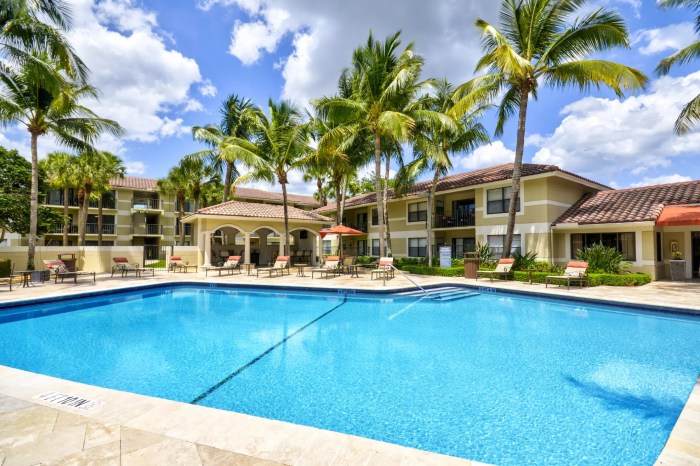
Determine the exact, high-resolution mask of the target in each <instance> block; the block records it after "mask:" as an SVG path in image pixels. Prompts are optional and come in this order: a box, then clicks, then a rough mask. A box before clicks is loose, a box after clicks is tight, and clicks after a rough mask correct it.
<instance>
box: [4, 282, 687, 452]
mask: <svg viewBox="0 0 700 466" xmlns="http://www.w3.org/2000/svg"><path fill="white" fill-rule="evenodd" d="M410 278H411V279H413V280H414V281H416V282H417V283H418V284H420V285H422V286H428V285H450V284H469V285H476V286H482V287H488V288H494V289H497V290H498V289H501V290H514V291H518V292H526V293H527V292H535V293H539V294H546V295H551V296H565V297H576V298H584V299H602V300H608V301H617V302H626V303H631V304H635V303H641V304H646V305H652V306H661V307H664V306H669V305H672V306H674V307H680V308H684V309H687V310H691V311H697V312H700V299H698V298H699V297H700V282H698V281H689V282H685V283H674V282H664V281H661V282H654V283H652V284H650V285H646V286H644V287H640V288H614V287H596V288H584V289H579V288H572V289H571V290H566V288H558V287H551V288H545V287H544V286H543V285H528V284H525V283H520V282H512V281H511V282H501V281H495V282H490V281H488V280H487V281H483V280H479V281H478V282H476V281H474V280H465V279H463V278H440V277H421V276H410ZM171 281H187V282H195V283H197V282H206V283H232V284H243V285H251V286H259V285H263V286H264V285H276V286H289V287H295V288H298V287H317V288H325V289H329V290H333V291H335V290H336V289H338V288H343V287H345V288H353V289H360V290H362V289H366V290H373V289H381V290H392V289H405V288H411V287H413V284H412V283H411V282H410V281H409V280H408V279H407V278H405V277H401V276H400V274H397V277H396V278H394V279H392V280H389V281H387V283H386V284H385V285H384V284H383V283H382V281H381V280H370V279H369V275H368V274H366V275H364V276H363V277H361V278H359V279H358V278H350V277H347V276H342V277H336V278H332V279H328V280H320V279H319V280H312V279H311V278H310V277H296V276H295V275H294V274H292V275H290V276H284V277H273V278H256V277H255V276H245V275H242V276H231V277H227V276H222V277H205V276H204V274H200V273H197V274H167V273H164V272H163V273H158V274H156V276H155V277H148V278H141V279H135V278H132V279H121V278H118V277H115V278H110V277H109V275H108V274H106V275H104V274H103V275H100V276H99V277H98V280H97V282H96V283H93V282H88V281H82V282H78V285H74V284H70V283H65V284H58V285H56V284H53V283H50V284H49V283H45V284H38V285H37V286H36V287H32V288H20V289H19V290H14V291H12V292H9V290H7V288H5V290H6V291H2V290H0V302H3V301H5V302H16V301H19V300H23V299H34V298H40V297H52V296H61V297H63V296H66V294H68V293H81V292H94V291H99V290H107V289H118V288H129V287H133V286H139V285H145V284H153V283H167V282H171ZM0 312H1V311H0ZM699 380H700V379H699ZM47 391H57V392H61V393H77V394H80V395H81V396H84V397H88V398H90V399H96V400H100V401H102V402H103V403H104V404H103V405H101V406H99V407H97V408H94V409H93V410H91V411H89V412H83V411H80V410H78V409H75V408H69V407H64V406H62V407H56V406H55V405H54V406H52V405H50V403H47V402H43V401H40V400H37V399H36V396H37V395H38V394H40V393H44V392H47ZM37 463H42V464H56V465H58V464H60V465H76V466H77V465H88V464H94V465H111V464H114V465H120V464H121V465H131V464H138V465H141V464H187V465H190V464H194V465H199V464H201V465H203V466H209V465H215V464H216V465H219V464H231V465H274V464H304V465H314V464H319V465H327V464H332V465H343V464H348V465H351V464H352V465H354V464H378V465H387V464H388V465H407V466H408V465H430V464H435V465H452V464H454V465H470V464H471V465H478V464H481V463H477V462H472V461H468V460H464V459H460V458H451V457H446V456H442V455H437V454H434V453H429V452H423V451H419V450H414V449H411V448H405V447H400V446H397V445H391V444H387V443H383V442H378V441H375V440H370V439H364V438H359V437H354V436H350V435H344V434H339V433H335V432H330V431H324V430H320V429H314V428H310V427H305V426H295V425H293V424H288V423H282V422H279V421H271V420H267V419H262V418H257V417H254V416H247V415H243V414H239V413H231V412H226V411H219V410H214V409H210V408H204V407H200V406H193V405H187V404H183V403H177V402H174V401H169V400H161V399H156V398H150V397H146V396H142V395H135V394H131V393H124V392H117V391H113V390H107V389H103V388H100V387H94V386H89V385H84V384H78V383H75V382H70V381H66V380H61V379H55V378H52V377H47V376H43V375H40V374H32V373H30V372H25V371H20V370H17V369H12V368H7V367H3V366H0V464H2V466H7V465H12V464H37ZM657 464H658V465H664V466H681V465H693V466H697V465H700V381H699V382H698V384H696V386H695V389H694V390H693V392H692V394H691V396H690V398H689V400H688V402H687V404H686V406H685V409H684V410H683V413H682V414H681V417H680V418H679V421H678V422H677V424H676V426H675V427H674V430H673V432H672V434H671V437H670V438H669V440H668V442H667V445H666V447H665V449H664V451H663V452H662V454H661V456H660V457H659V459H658V461H657Z"/></svg>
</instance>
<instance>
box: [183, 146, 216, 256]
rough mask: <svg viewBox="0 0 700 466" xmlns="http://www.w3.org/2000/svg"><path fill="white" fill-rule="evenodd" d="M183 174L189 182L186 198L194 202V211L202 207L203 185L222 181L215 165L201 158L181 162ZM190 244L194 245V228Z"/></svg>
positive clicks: (191, 232) (185, 159)
mask: <svg viewBox="0 0 700 466" xmlns="http://www.w3.org/2000/svg"><path fill="white" fill-rule="evenodd" d="M179 166H180V167H181V169H182V174H183V176H184V177H185V178H186V180H187V183H186V184H187V190H186V192H185V197H189V198H190V199H192V201H193V202H194V205H193V207H192V209H193V211H197V209H199V207H200V205H199V204H200V203H199V201H200V198H201V195H202V185H204V184H207V183H209V182H216V181H218V180H220V178H221V175H220V174H219V173H220V171H219V170H217V169H216V168H215V167H214V165H212V164H210V163H206V162H205V161H204V160H203V159H201V158H187V157H185V158H183V159H182V160H180V165H179ZM190 244H194V228H192V229H191V230H190Z"/></svg>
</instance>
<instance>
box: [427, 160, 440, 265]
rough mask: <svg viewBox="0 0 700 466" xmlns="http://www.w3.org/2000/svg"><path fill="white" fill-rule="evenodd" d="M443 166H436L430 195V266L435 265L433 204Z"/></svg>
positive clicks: (428, 221) (428, 226) (428, 227)
mask: <svg viewBox="0 0 700 466" xmlns="http://www.w3.org/2000/svg"><path fill="white" fill-rule="evenodd" d="M441 168H442V167H441V166H440V165H438V166H437V167H435V174H434V175H433V184H432V185H431V186H430V194H429V195H428V220H427V223H428V224H427V229H428V267H432V266H433V204H435V192H436V191H437V184H438V180H439V179H440V171H441Z"/></svg>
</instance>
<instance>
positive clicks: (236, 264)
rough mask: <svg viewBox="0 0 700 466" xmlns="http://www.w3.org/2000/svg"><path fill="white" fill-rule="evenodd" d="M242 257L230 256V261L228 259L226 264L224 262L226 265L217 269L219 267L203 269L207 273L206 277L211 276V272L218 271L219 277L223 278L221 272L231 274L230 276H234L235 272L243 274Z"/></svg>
mask: <svg viewBox="0 0 700 466" xmlns="http://www.w3.org/2000/svg"><path fill="white" fill-rule="evenodd" d="M240 262H241V256H228V259H226V262H224V265H222V266H220V267H217V266H209V267H202V268H203V269H204V271H205V276H209V271H210V270H218V271H219V276H221V272H223V271H224V270H225V271H227V272H228V273H229V275H233V272H234V271H238V273H241V264H240Z"/></svg>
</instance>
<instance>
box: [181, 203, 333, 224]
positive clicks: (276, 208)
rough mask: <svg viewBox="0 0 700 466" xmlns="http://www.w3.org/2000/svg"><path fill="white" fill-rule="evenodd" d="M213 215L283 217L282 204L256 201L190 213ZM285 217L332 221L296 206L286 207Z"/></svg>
mask: <svg viewBox="0 0 700 466" xmlns="http://www.w3.org/2000/svg"><path fill="white" fill-rule="evenodd" d="M194 215H214V216H223V217H250V218H273V219H280V220H282V219H284V206H282V205H279V204H259V203H256V202H241V201H228V202H224V203H221V204H217V205H213V206H209V207H204V208H203V209H199V210H198V211H197V212H195V213H194V214H192V215H190V216H189V217H192V216H194ZM287 217H288V218H289V219H290V220H302V221H312V222H324V223H328V222H332V219H330V218H328V217H324V216H323V215H320V214H317V213H314V212H309V211H307V210H303V209H297V208H296V207H292V206H288V207H287Z"/></svg>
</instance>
